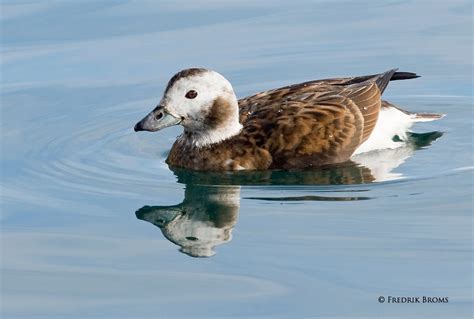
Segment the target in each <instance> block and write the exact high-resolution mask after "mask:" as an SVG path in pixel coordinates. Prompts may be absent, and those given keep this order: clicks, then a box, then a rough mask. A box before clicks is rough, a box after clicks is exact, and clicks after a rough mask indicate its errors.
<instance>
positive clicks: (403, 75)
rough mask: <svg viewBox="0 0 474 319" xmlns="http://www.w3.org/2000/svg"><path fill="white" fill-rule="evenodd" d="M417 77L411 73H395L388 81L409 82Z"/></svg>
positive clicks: (417, 76)
mask: <svg viewBox="0 0 474 319" xmlns="http://www.w3.org/2000/svg"><path fill="white" fill-rule="evenodd" d="M419 77H420V75H418V74H416V73H412V72H395V73H393V75H392V77H391V78H390V81H397V80H409V79H416V78H419Z"/></svg>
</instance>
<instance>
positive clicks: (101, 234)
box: [0, 0, 473, 318]
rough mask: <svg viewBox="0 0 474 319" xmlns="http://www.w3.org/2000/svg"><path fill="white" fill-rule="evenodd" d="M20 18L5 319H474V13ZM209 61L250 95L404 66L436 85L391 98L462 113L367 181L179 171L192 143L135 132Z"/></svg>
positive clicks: (426, 8)
mask: <svg viewBox="0 0 474 319" xmlns="http://www.w3.org/2000/svg"><path fill="white" fill-rule="evenodd" d="M0 18H1V35H2V38H1V44H2V45H1V51H2V58H1V76H2V79H1V154H2V172H1V175H2V176H1V177H2V178H1V186H2V189H1V193H2V201H1V204H2V213H1V219H2V228H1V255H0V256H1V317H2V318H138V317H139V318H174V317H178V318H179V317H181V318H190V317H201V318H209V317H214V318H222V317H240V318H250V317H267V318H301V317H374V318H380V317H388V316H394V317H426V318H433V317H446V318H461V317H466V318H469V317H471V316H472V309H473V308H472V307H473V295H472V288H473V282H472V264H473V254H472V243H473V237H472V225H473V219H472V211H473V197H472V194H473V174H472V167H473V166H472V165H473V164H472V163H473V148H472V133H473V132H472V116H473V112H472V110H473V103H472V102H473V99H472V97H473V92H472V87H473V83H472V26H473V23H472V3H471V2H470V1H383V2H382V1H364V2H357V1H298V2H295V1H272V2H265V3H263V2H261V3H255V2H254V1H247V0H244V1H232V2H231V1H226V2H224V1H217V0H205V1H199V3H198V2H197V1H183V2H180V3H179V4H178V3H177V2H175V1H171V0H169V1H168V0H166V1H132V0H130V1H97V0H95V1H8V0H6V1H2V7H1V14H0ZM190 66H202V67H207V68H211V69H215V70H217V71H219V72H221V73H222V74H224V75H225V76H226V77H227V78H228V79H229V80H230V81H231V82H232V83H233V85H234V88H235V91H236V92H237V94H238V96H239V97H244V96H246V95H249V94H252V93H254V92H257V91H259V90H263V89H269V88H274V87H278V86H281V85H286V84H292V83H297V82H300V81H305V80H311V79H316V78H325V77H334V76H344V75H364V74H373V73H374V72H382V71H384V70H387V69H390V68H393V67H399V68H400V69H401V70H404V71H413V72H417V73H418V74H421V75H422V76H423V77H421V78H419V79H416V80H411V81H397V82H393V83H391V85H390V86H389V88H388V90H387V91H386V94H385V98H386V99H388V100H390V101H391V102H394V103H396V104H398V105H400V106H402V107H405V108H406V109H409V110H411V111H429V112H439V113H446V114H448V115H447V116H446V117H445V118H444V119H442V120H441V121H437V122H430V123H421V124H419V125H417V126H416V127H415V128H414V130H415V131H416V132H440V133H442V136H440V135H441V134H440V133H433V134H434V135H430V136H428V137H427V136H424V137H423V136H421V137H420V136H418V137H416V138H415V137H414V139H413V141H414V143H415V142H416V143H417V144H418V145H417V146H415V145H410V146H408V147H404V148H400V149H398V150H396V151H388V152H380V153H377V154H372V155H370V156H365V157H362V158H359V159H358V163H359V164H352V165H347V166H344V167H338V168H333V169H326V170H319V171H310V172H292V173H288V172H286V173H285V172H260V173H258V174H245V173H240V174H191V173H189V172H183V171H175V172H173V171H171V170H170V169H169V168H168V167H167V165H166V164H165V163H164V159H165V157H166V153H167V151H168V150H169V148H170V147H171V144H172V142H173V141H174V139H175V137H176V136H177V135H178V134H179V133H180V129H179V128H177V127H176V128H172V129H167V130H165V131H162V132H159V133H155V134H137V133H134V132H133V131H132V127H133V125H134V124H135V122H136V121H137V120H139V119H141V118H142V117H143V116H144V115H145V114H146V113H148V112H149V111H150V110H151V109H152V108H153V106H154V105H156V103H157V101H158V99H159V98H160V97H161V93H162V91H163V89H164V87H165V85H166V82H167V81H168V79H169V77H170V76H171V75H173V74H174V73H175V72H176V71H178V70H180V69H182V68H185V67H190ZM436 138H437V139H436ZM435 139H436V140H435ZM430 144H431V145H430ZM145 206H149V207H145ZM204 256H207V257H208V258H204ZM198 257H202V258H198ZM379 296H385V297H388V296H401V297H403V296H420V297H421V296H434V297H448V298H449V302H448V303H439V304H428V303H425V304H388V303H387V302H385V303H383V304H381V303H379V302H378V301H377V300H378V298H379Z"/></svg>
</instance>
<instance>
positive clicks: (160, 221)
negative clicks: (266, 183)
mask: <svg viewBox="0 0 474 319" xmlns="http://www.w3.org/2000/svg"><path fill="white" fill-rule="evenodd" d="M239 201H240V187H238V186H220V187H219V186H205V185H194V184H187V185H186V190H185V194H184V200H183V202H182V203H181V204H178V205H175V206H144V207H142V208H140V209H139V210H138V211H137V212H136V216H137V218H138V219H141V220H144V221H147V222H150V223H152V224H153V225H155V226H158V227H159V228H160V229H161V231H162V232H163V235H164V236H165V237H166V238H167V239H168V240H169V241H171V242H173V243H175V244H176V245H178V246H180V247H181V248H180V251H181V252H183V253H185V254H187V255H189V256H192V257H211V256H213V255H214V254H215V252H214V247H216V246H217V245H220V244H223V243H225V242H228V241H230V240H231V238H232V228H233V227H234V225H235V224H236V223H237V217H238V214H239Z"/></svg>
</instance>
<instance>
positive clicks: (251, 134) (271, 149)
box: [135, 69, 418, 170]
mask: <svg viewBox="0 0 474 319" xmlns="http://www.w3.org/2000/svg"><path fill="white" fill-rule="evenodd" d="M206 72H210V71H207V70H204V69H189V70H185V71H181V72H180V73H178V74H177V75H175V76H174V77H173V78H172V79H171V80H170V83H169V84H168V86H167V89H166V91H165V95H164V98H163V100H162V102H161V104H163V105H161V104H160V105H159V106H158V107H157V109H160V110H164V112H165V113H166V112H167V107H168V106H166V105H165V104H166V103H167V102H168V101H169V100H170V99H171V100H172V99H173V98H171V97H170V95H171V94H178V93H175V92H171V93H170V91H171V90H172V87H173V86H174V85H175V84H176V83H177V82H178V81H179V80H180V78H183V77H191V78H192V77H195V76H200V75H203V74H206ZM415 77H418V76H417V75H415V74H413V73H406V72H396V70H390V71H388V72H385V73H382V74H377V75H369V76H362V77H352V78H338V79H325V80H317V81H310V82H305V83H300V84H295V85H290V86H286V87H282V88H279V89H274V90H268V91H265V92H261V93H257V94H255V95H253V96H249V97H246V98H243V99H240V100H238V119H235V121H237V120H238V122H240V124H241V125H242V128H241V130H240V131H238V132H237V133H236V134H233V135H232V136H229V137H226V138H223V139H222V140H219V141H217V142H212V143H201V144H199V143H196V141H197V140H198V139H199V138H201V137H202V136H203V135H204V134H205V133H207V132H214V131H215V132H217V131H218V130H220V129H225V128H226V126H229V125H230V123H231V122H232V110H233V108H234V107H236V106H234V104H233V103H232V99H231V98H228V95H226V94H227V93H228V90H229V89H228V88H225V89H224V91H223V92H225V94H224V96H217V97H216V98H214V99H213V101H212V103H210V106H209V107H208V108H207V109H206V110H207V111H202V112H197V115H192V116H191V115H190V116H189V118H188V116H182V115H180V116H181V122H180V123H181V124H182V125H183V126H184V127H185V132H184V134H183V135H182V136H181V137H179V138H178V139H177V141H176V142H175V143H174V145H173V147H172V149H171V151H170V153H169V156H168V158H167V160H166V162H167V163H168V164H169V165H171V166H174V167H181V168H188V169H193V170H241V169H245V170H265V169H293V168H308V167H314V166H323V165H329V164H335V163H342V162H345V161H347V160H348V159H349V158H350V157H351V155H352V154H353V153H354V151H355V150H356V149H357V148H358V147H359V146H360V145H361V144H362V143H363V142H364V141H366V140H367V139H368V138H369V136H370V134H371V133H372V131H373V129H374V127H375V125H376V123H377V118H378V115H379V112H380V109H381V107H390V106H391V104H389V103H388V102H384V101H382V100H381V95H382V93H383V92H384V90H385V88H386V87H387V84H388V83H389V81H390V80H398V79H410V78H415ZM224 81H225V80H224ZM191 84H192V82H191ZM183 85H184V84H183ZM229 85H230V84H229ZM191 86H192V85H191ZM179 90H181V89H180V88H179ZM230 90H231V91H232V89H231V88H230ZM175 91H178V89H175ZM179 92H180V93H179V94H182V93H184V91H183V92H181V91H179ZM231 93H232V96H233V91H232V92H231ZM199 94H202V93H199ZM183 101H184V103H187V102H188V101H186V100H183ZM189 102H191V101H189ZM170 103H171V102H170ZM196 103H197V102H196ZM189 108H191V109H192V108H193V106H191V107H189ZM176 109H178V108H176ZM169 112H170V114H173V112H174V113H179V111H174V110H173V112H171V111H169ZM193 114H194V113H193ZM196 118H198V119H199V120H196ZM145 120H146V118H145V119H144V120H142V121H141V122H139V123H138V124H137V126H135V130H158V129H161V128H158V129H147V128H146V127H145V128H144V126H146V123H145V124H143V123H144V121H145ZM196 123H197V124H196ZM234 124H235V123H234ZM237 124H238V123H237ZM240 124H238V125H239V126H240ZM168 126H169V125H168ZM137 127H138V128H137ZM213 130H214V131H213ZM219 132H220V131H219Z"/></svg>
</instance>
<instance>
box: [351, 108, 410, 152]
mask: <svg viewBox="0 0 474 319" xmlns="http://www.w3.org/2000/svg"><path fill="white" fill-rule="evenodd" d="M418 121H419V120H418V119H417V120H415V115H414V114H407V113H404V112H402V111H400V110H399V109H397V108H395V107H388V108H382V109H381V110H380V113H379V117H378V120H377V123H376V124H375V128H374V130H373V131H372V134H370V137H369V138H368V139H367V140H366V141H365V142H364V143H362V145H360V146H359V147H358V148H357V149H356V150H355V152H354V154H352V155H353V156H354V155H357V154H360V153H365V152H370V151H374V150H380V149H386V148H388V149H394V148H397V147H400V146H403V145H405V143H404V142H403V141H405V140H406V133H407V132H408V130H409V129H410V127H411V126H412V125H413V123H414V122H418ZM394 136H398V137H399V138H400V139H401V140H402V142H394V141H393V138H394Z"/></svg>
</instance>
